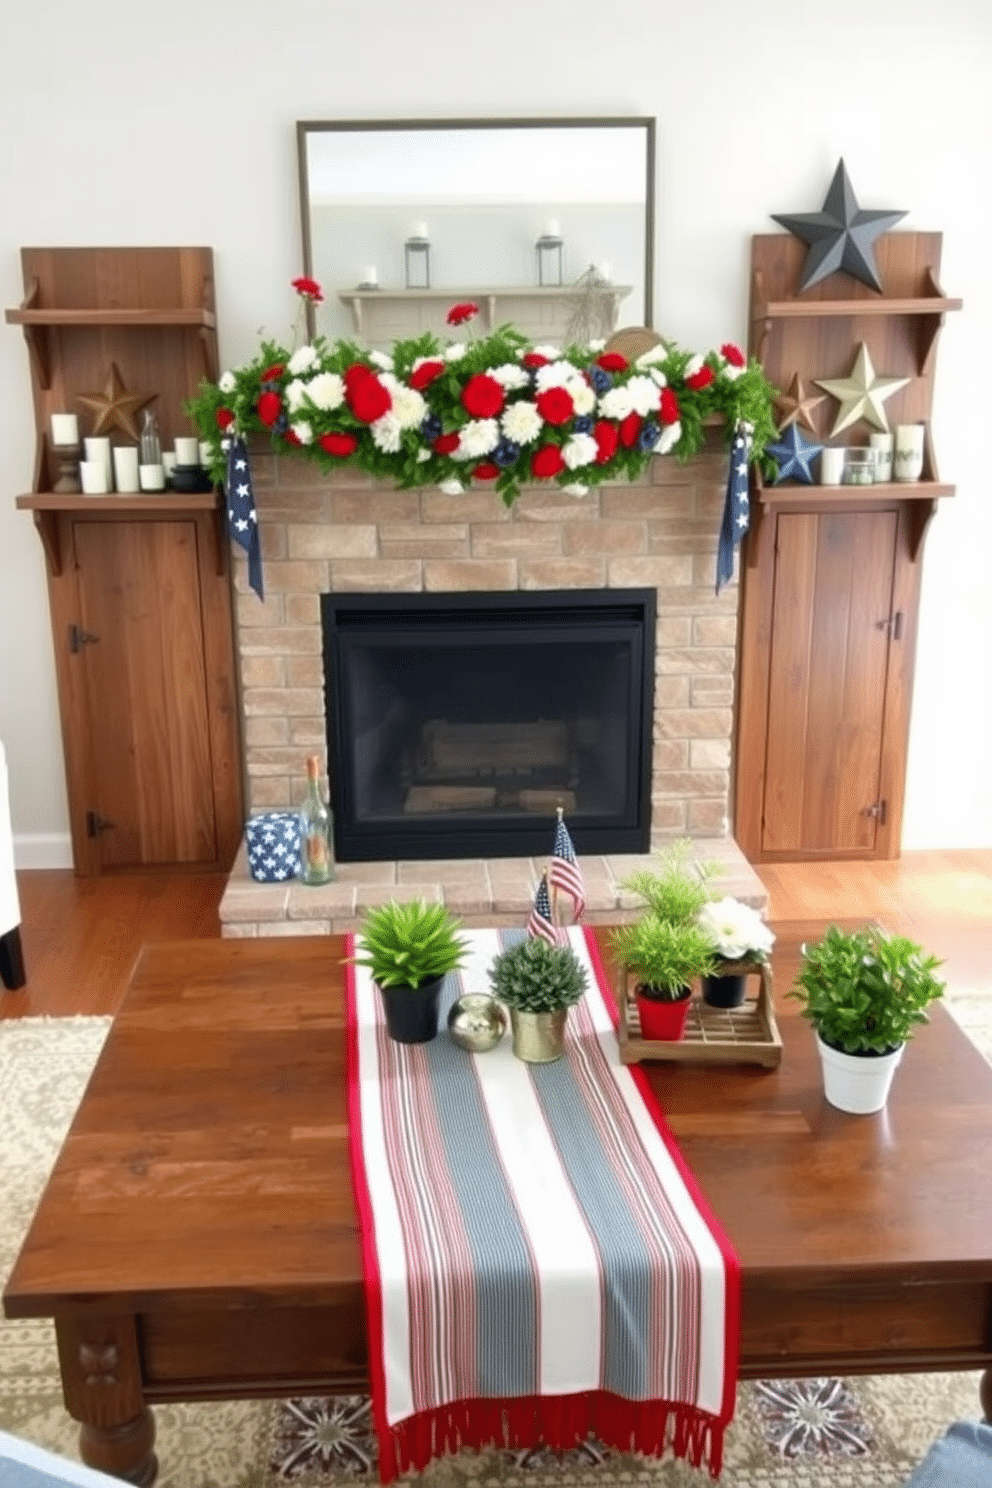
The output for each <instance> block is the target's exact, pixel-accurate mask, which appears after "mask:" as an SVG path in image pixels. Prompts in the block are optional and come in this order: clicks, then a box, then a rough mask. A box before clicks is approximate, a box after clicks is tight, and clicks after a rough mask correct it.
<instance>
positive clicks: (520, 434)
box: [500, 398, 544, 444]
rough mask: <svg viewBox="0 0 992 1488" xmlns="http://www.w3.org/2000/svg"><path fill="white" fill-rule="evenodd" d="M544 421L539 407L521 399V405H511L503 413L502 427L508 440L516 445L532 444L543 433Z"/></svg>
mask: <svg viewBox="0 0 992 1488" xmlns="http://www.w3.org/2000/svg"><path fill="white" fill-rule="evenodd" d="M543 423H544V420H543V419H542V417H541V415H540V414H539V413H538V411H537V405H536V404H535V403H530V402H528V400H527V399H526V398H521V400H520V402H519V403H510V404H509V405H508V407H507V408H505V409H504V411H503V417H502V418H501V419H500V426H501V428H502V430H503V433H504V434H505V435H506V437H507V439H512V440H513V442H514V444H532V443H533V442H534V440H535V439H536V438H537V436H538V434H540V432H541V426H542V425H543Z"/></svg>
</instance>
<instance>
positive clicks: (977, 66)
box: [0, 0, 992, 866]
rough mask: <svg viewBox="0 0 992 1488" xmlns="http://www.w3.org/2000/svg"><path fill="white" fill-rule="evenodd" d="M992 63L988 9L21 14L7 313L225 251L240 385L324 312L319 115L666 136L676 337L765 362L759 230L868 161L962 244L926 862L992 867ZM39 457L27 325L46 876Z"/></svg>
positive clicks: (45, 841)
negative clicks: (93, 282) (168, 247)
mask: <svg viewBox="0 0 992 1488" xmlns="http://www.w3.org/2000/svg"><path fill="white" fill-rule="evenodd" d="M990 58H992V6H988V5H986V4H984V3H981V0H943V3H942V4H941V5H939V6H935V5H933V4H932V3H930V0H833V3H832V4H830V5H824V4H812V3H810V0H797V3H796V4H794V5H792V6H783V5H782V3H781V0H749V3H748V4H746V5H743V4H741V3H740V0H710V4H709V5H707V6H706V7H705V9H704V10H702V11H700V10H692V9H691V8H683V7H676V5H675V4H674V3H673V0H668V3H659V0H627V4H626V5H624V6H623V7H621V8H620V9H619V10H609V9H604V7H603V6H602V5H601V4H600V3H599V0H568V3H567V4H566V3H563V0H543V3H539V4H534V3H533V0H501V4H500V5H499V6H498V7H496V8H495V9H488V10H486V11H484V12H476V11H474V10H473V9H472V8H471V7H466V6H465V5H464V3H463V0H433V3H432V4H431V5H430V6H426V7H425V6H419V7H410V6H399V5H385V6H384V5H379V6H366V7H362V6H346V5H333V6H331V5H325V6H310V7H308V8H307V9H306V10H305V11H301V12H299V13H296V12H292V13H290V12H288V11H286V10H285V9H282V10H280V8H279V7H273V6H271V5H268V4H266V5H263V4H261V3H260V0H171V3H170V4H168V5H165V6H159V5H157V4H152V3H150V0H131V3H130V4H129V5H127V6H121V5H120V4H118V3H117V0H59V3H56V0H38V3H37V4H35V5H30V6H29V5H14V4H13V3H12V0H3V3H2V4H0V302H2V304H3V305H5V306H7V305H14V304H16V303H17V302H18V301H19V299H20V297H21V289H22V285H21V275H20V262H19V254H18V250H19V248H20V247H21V245H29V244H30V245H34V244H115V243H120V244H140V243H146V244H154V243H204V244H208V245H211V246H212V247H213V249H214V252H215V255H216V269H217V297H218V310H219V322H220V339H221V356H222V359H223V360H225V361H237V360H240V359H241V358H242V357H245V356H247V355H248V354H249V353H250V352H251V351H253V349H254V346H255V342H256V338H257V334H258V331H259V330H260V329H264V330H265V331H266V332H268V333H269V334H271V335H273V336H280V335H283V334H285V333H287V332H288V329H289V326H290V323H291V321H292V319H293V316H294V312H295V300H294V297H293V295H292V292H291V290H290V288H289V281H290V279H291V278H292V277H293V276H294V275H295V274H297V273H298V272H299V271H300V269H301V261H300V259H301V254H300V247H299V244H300V226H299V211H298V203H297V186H296V181H297V176H296V158H295V148H296V147H295V131H294V124H295V121H296V120H297V119H315V118H382V117H389V116H392V117H400V118H402V117H406V118H425V117H429V116H431V115H436V116H446V117H455V116H460V115H461V116H473V117H474V116H479V117H484V116H487V115H506V114H517V115H525V114H526V115H547V116H554V115H566V114H576V115H596V114H599V115H614V114H639V115H645V114H646V115H653V116H655V117H656V118H657V120H658V141H657V143H658V181H657V207H658V210H657V221H656V264H655V272H656V289H655V307H656V309H655V325H656V327H657V328H658V329H659V330H661V331H663V332H664V333H666V334H668V335H670V336H673V337H675V339H677V340H678V341H680V342H681V343H682V344H684V345H687V346H690V347H694V348H697V349H700V350H704V349H706V348H708V347H709V346H711V345H715V344H719V343H720V342H721V341H723V340H725V339H727V338H728V337H731V338H734V339H737V340H740V341H742V342H743V341H744V340H745V339H746V325H745V321H746V311H747V298H748V289H747V263H748V253H749V242H750V237H751V234H752V233H755V232H767V231H771V230H774V224H773V223H772V222H771V221H770V215H769V214H770V213H772V212H783V211H809V210H814V209H817V208H818V207H819V206H820V204H821V202H822V199H823V196H824V194H825V192H826V188H827V186H828V184H829V181H830V178H831V176H832V174H833V170H834V167H835V166H836V164H837V160H838V158H839V157H840V156H841V155H843V157H844V159H845V160H846V162H847V166H848V170H849V172H850V175H851V179H852V181H853V183H854V187H855V190H856V192H857V194H858V196H859V198H860V201H861V204H862V205H863V206H865V207H869V208H872V207H891V208H903V207H904V208H906V209H908V211H909V216H908V217H907V218H906V219H905V221H904V222H903V223H902V226H903V227H904V228H918V229H930V230H940V231H942V232H943V233H944V268H943V280H944V285H945V288H946V290H947V292H948V293H949V294H953V295H961V296H963V298H964V300H965V309H964V311H963V313H960V314H958V315H955V316H951V317H949V318H948V324H947V326H946V328H945V331H944V334H943V339H942V342H941V345H940V348H939V354H938V378H937V396H936V400H935V408H934V432H935V442H936V450H937V454H938V458H939V462H940V469H941V474H942V475H943V476H944V478H946V479H948V480H951V481H954V482H956V484H957V496H956V497H955V498H954V499H953V500H950V501H948V502H945V503H944V505H943V507H942V508H941V510H940V512H939V513H938V515H937V517H936V518H935V520H934V522H933V524H932V527H931V531H930V535H929V538H928V543H927V556H926V564H925V576H924V595H923V607H922V615H921V628H920V641H919V655H918V663H917V670H916V689H915V700H914V707H913V723H912V737H911V741H910V757H909V779H908V784H907V800H906V815H905V828H904V836H903V842H904V846H906V847H922V846H934V847H954V846H987V845H989V844H992V769H990V768H989V756H990V745H989V740H990V738H992V710H990V705H989V690H990V679H992V663H990V659H989V656H990V642H992V598H990V596H992V582H990V579H989V558H990V542H989V529H990V521H992V496H990V492H989V489H988V487H989V474H988V471H989V455H988V449H987V434H983V433H982V430H983V429H985V428H986V426H987V423H988V413H987V398H988V389H989V386H990V380H992V379H990V370H989V369H990V361H989V346H990V344H992V334H990V333H992V305H990V300H992V276H990V274H989V270H988V253H989V241H990V225H992V221H990V210H989V205H988V192H989V186H990V182H992V88H990V87H989V75H988V69H989V60H990ZM880 370H884V369H880ZM33 449H34V433H33V419H32V411H31V398H30V390H29V380H28V360H27V352H26V348H25V344H24V341H23V337H22V335H21V333H20V331H19V330H17V329H16V328H13V327H6V326H4V327H0V736H2V737H3V739H4V742H5V745H6V749H7V756H8V764H9V768H10V776H11V791H12V814H13V822H14V829H15V833H16V834H17V839H18V852H19V861H20V862H21V863H22V864H23V865H25V866H27V865H28V864H29V863H32V862H33V863H36V864H40V863H42V862H51V861H53V854H57V852H58V851H59V849H61V851H62V853H63V855H64V856H63V861H68V838H67V814H66V804H65V786H64V778H63V767H62V751H61V741H60V731H59V721H58V709H57V701H56V692H55V683H54V667H53V662H52V640H51V633H50V627H49V620H48V604H47V597H46V590H45V577H44V567H43V561H42V551H41V545H40V543H39V541H38V538H37V536H36V535H35V532H34V530H33V527H32V523H31V521H30V518H29V517H28V515H27V514H25V513H23V512H17V511H15V509H14V497H15V495H16V494H18V493H19V492H21V491H24V490H26V489H27V487H28V484H29V481H30V472H31V464H32V458H33Z"/></svg>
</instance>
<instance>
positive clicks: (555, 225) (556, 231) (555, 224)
mask: <svg viewBox="0 0 992 1488" xmlns="http://www.w3.org/2000/svg"><path fill="white" fill-rule="evenodd" d="M544 236H545V237H546V238H560V237H561V223H560V222H559V221H558V218H557V217H549V218H548V220H547V222H546V223H545V224H544Z"/></svg>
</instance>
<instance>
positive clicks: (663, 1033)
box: [634, 987, 692, 1044]
mask: <svg viewBox="0 0 992 1488" xmlns="http://www.w3.org/2000/svg"><path fill="white" fill-rule="evenodd" d="M634 995H635V997H636V998H637V1011H638V1013H639V1014H640V1019H641V1035H642V1037H643V1038H646V1039H661V1040H663V1041H664V1042H665V1043H669V1044H672V1043H677V1042H678V1040H679V1039H680V1038H681V1037H682V1035H683V1033H684V1032H685V1020H686V1019H687V1018H688V1016H689V1005H690V1003H691V1002H692V988H691V987H683V988H682V991H681V994H680V995H679V996H678V997H677V998H675V999H674V1000H673V999H672V998H670V997H665V998H664V999H662V998H659V997H652V996H651V993H650V991H649V990H642V988H641V987H637V988H636V990H635V993H634Z"/></svg>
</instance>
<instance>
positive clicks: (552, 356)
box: [533, 346, 561, 362]
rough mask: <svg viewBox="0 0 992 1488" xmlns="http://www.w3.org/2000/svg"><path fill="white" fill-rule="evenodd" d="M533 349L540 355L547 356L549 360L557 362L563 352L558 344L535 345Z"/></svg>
mask: <svg viewBox="0 0 992 1488" xmlns="http://www.w3.org/2000/svg"><path fill="white" fill-rule="evenodd" d="M533 350H534V351H536V352H537V355H538V356H543V357H547V359H548V361H549V362H556V361H557V360H558V358H559V357H560V356H561V352H560V351H559V350H558V348H557V346H535V347H534V348H533Z"/></svg>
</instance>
